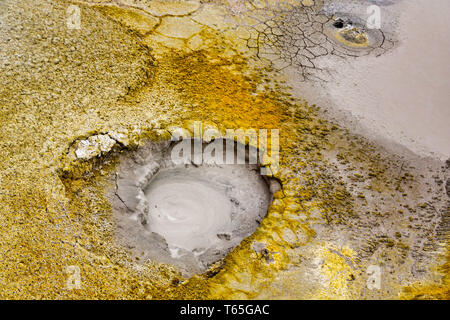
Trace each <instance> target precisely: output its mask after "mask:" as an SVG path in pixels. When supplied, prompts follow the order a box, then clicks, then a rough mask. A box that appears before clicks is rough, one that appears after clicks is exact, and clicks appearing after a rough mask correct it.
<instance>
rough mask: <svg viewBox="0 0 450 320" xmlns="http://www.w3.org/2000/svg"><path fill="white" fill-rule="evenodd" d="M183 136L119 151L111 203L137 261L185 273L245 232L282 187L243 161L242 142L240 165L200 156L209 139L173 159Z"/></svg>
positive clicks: (199, 266)
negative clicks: (120, 155)
mask: <svg viewBox="0 0 450 320" xmlns="http://www.w3.org/2000/svg"><path fill="white" fill-rule="evenodd" d="M217 142H218V141H216V142H215V143H217ZM183 143H184V144H189V145H190V144H191V141H190V140H184V141H182V142H178V143H170V142H162V143H148V144H147V145H146V146H144V147H142V148H140V149H139V150H137V151H136V152H133V153H128V154H126V155H123V156H122V158H121V161H120V165H119V167H118V171H117V173H116V188H115V193H114V195H113V201H112V203H113V207H114V212H115V217H116V221H117V236H118V240H119V242H120V243H121V244H122V245H124V246H126V247H128V248H129V249H130V251H131V252H132V254H133V255H134V256H135V257H138V258H139V260H140V261H142V262H146V261H148V260H151V261H158V262H163V263H168V264H172V265H175V266H177V267H178V268H179V269H180V270H181V272H182V273H183V275H184V276H191V275H193V274H195V273H201V272H203V271H205V270H207V268H208V266H210V265H211V264H212V263H214V262H216V261H218V260H220V259H222V258H223V257H225V255H226V254H227V253H228V252H229V251H231V250H232V249H233V248H234V247H236V246H237V245H238V244H239V243H240V242H241V241H242V240H243V239H244V238H246V237H248V236H249V235H251V234H252V233H253V232H254V231H255V230H256V229H257V227H258V226H259V224H260V223H261V221H262V219H263V218H264V216H265V215H266V213H267V209H268V206H269V205H270V203H271V201H272V194H273V193H274V192H276V191H278V190H279V189H280V187H281V186H280V184H279V183H278V181H276V180H274V179H271V178H267V177H265V176H262V175H261V173H260V165H259V164H258V163H253V164H250V163H248V162H249V161H248V160H249V159H248V147H247V161H246V163H244V164H236V163H235V164H223V163H220V161H216V162H215V163H211V162H207V161H205V160H204V159H205V158H206V157H205V151H207V150H208V149H211V148H209V147H210V146H211V145H212V144H213V143H209V144H207V143H203V144H202V143H201V142H200V150H199V152H197V154H195V152H194V151H190V156H192V157H188V159H187V158H184V161H182V162H181V163H180V162H179V161H174V157H173V155H174V152H175V148H178V149H179V147H180V145H181V144H183ZM220 143H221V144H222V142H220ZM233 144H234V145H233V149H236V146H237V145H240V144H238V143H234V142H233ZM223 145H225V144H223ZM208 146H209V147H208ZM240 146H242V147H243V148H245V146H243V145H240ZM178 149H177V150H176V151H177V154H178V151H179V150H178ZM183 152H184V151H183ZM223 152H224V153H225V152H226V150H225V149H224V150H223ZM186 159H187V160H186ZM191 159H196V161H191ZM199 159H201V160H200V161H199ZM217 162H219V163H217Z"/></svg>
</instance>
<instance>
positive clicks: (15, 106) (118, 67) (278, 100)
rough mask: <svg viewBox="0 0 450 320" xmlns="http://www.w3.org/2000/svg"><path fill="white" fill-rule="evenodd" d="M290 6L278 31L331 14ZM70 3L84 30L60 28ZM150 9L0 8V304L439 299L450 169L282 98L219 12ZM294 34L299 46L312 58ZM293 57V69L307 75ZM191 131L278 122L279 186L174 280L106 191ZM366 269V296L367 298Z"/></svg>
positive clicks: (282, 39)
mask: <svg viewBox="0 0 450 320" xmlns="http://www.w3.org/2000/svg"><path fill="white" fill-rule="evenodd" d="M303 2H305V3H307V4H303ZM303 2H302V6H299V7H295V8H296V9H295V10H296V11H295V12H296V14H298V16H299V17H304V18H305V19H306V20H305V19H304V20H302V19H303V18H302V19H300V20H298V19H294V17H291V20H287V21H288V22H289V21H301V22H302V23H303V22H304V24H306V25H307V24H308V23H309V22H310V23H311V24H312V25H313V26H314V22H318V23H319V24H320V25H323V24H324V23H325V22H326V21H328V20H329V19H330V17H325V16H323V15H321V14H317V15H315V14H314V12H312V11H310V10H313V8H314V6H313V5H312V4H311V2H310V1H303ZM73 3H76V4H77V5H78V6H79V7H80V9H81V12H82V28H81V29H80V30H68V29H67V28H66V25H65V19H66V8H67V6H68V5H69V4H73ZM152 3H153V2H152V1H137V0H136V1H132V0H129V1H128V0H127V1H114V2H112V1H111V2H110V3H109V2H108V1H93V2H92V3H85V2H84V1H83V2H82V1H76V2H66V1H50V0H46V1H34V0H27V1H21V2H15V1H3V2H1V3H0V9H1V10H0V23H1V24H0V27H1V29H2V32H1V33H0V43H1V46H2V51H1V52H0V55H1V57H2V58H1V60H0V61H1V62H0V76H1V78H2V80H3V83H4V85H3V86H2V87H1V89H0V105H1V107H0V120H1V124H2V126H1V127H0V137H1V139H0V149H1V152H0V168H1V169H0V204H1V215H0V230H1V231H0V232H1V234H2V239H1V240H0V255H1V257H2V259H1V261H0V267H1V268H0V270H1V271H0V283H1V285H2V290H1V291H0V297H1V298H15V299H22V298H25V299H27V298H28V299H29V298H41V299H43V298H45V299H83V298H90V299H96V298H106V299H123V298H125V299H162V298H164V299H183V298H195V299H197V298H228V299H238V298H242V299H248V298H250V299H252V298H268V299H276V298H291V299H310V298H322V299H336V298H340V299H350V298H355V299H356V298H358V299H361V298H362V299H369V298H374V299H379V298H386V299H397V298H405V299H412V298H430V299H433V298H439V299H448V298H449V290H448V288H449V284H448V275H449V265H448V245H449V244H448V228H449V218H448V217H449V207H450V198H449V197H448V195H447V194H446V191H445V188H446V181H448V179H449V178H450V173H449V168H448V166H446V165H445V164H444V163H442V162H440V161H437V160H434V159H430V158H420V157H418V156H416V155H414V154H412V153H410V152H408V151H404V152H403V151H402V152H399V153H398V154H393V153H391V152H390V151H388V150H386V149H385V148H384V147H383V146H380V145H378V144H375V143H373V142H371V141H369V140H368V139H366V138H363V137H360V136H356V135H354V134H350V133H349V132H348V131H347V130H345V129H343V128H341V127H340V126H338V125H337V124H334V123H332V122H330V121H327V120H325V119H323V118H322V117H321V116H319V113H318V108H317V107H315V106H310V105H308V104H307V103H305V102H303V101H299V100H297V99H294V98H292V97H291V96H290V95H289V93H287V92H288V89H289V88H286V86H285V85H284V84H283V83H282V82H281V81H277V80H276V79H277V77H276V75H277V73H276V71H275V70H274V69H273V61H272V60H270V59H266V60H264V59H262V60H255V59H254V56H252V54H251V52H252V50H254V48H253V46H248V40H249V39H251V38H245V37H242V34H243V33H245V34H246V35H248V33H250V34H252V35H255V36H258V34H260V33H252V31H251V30H247V29H242V26H239V24H237V23H235V22H232V21H231V22H230V21H229V20H226V19H225V20H224V19H223V15H222V14H224V15H225V16H226V15H227V12H228V11H227V10H226V9H224V8H226V7H224V5H226V4H225V3H214V2H212V1H200V2H196V1H189V2H187V3H183V4H181V2H180V4H174V3H172V4H164V3H162V2H161V3H159V4H158V5H157V6H156V7H154V8H153V9H149V4H152ZM176 3H178V2H176ZM313 3H314V4H315V5H316V4H317V5H318V4H319V1H313ZM255 12H256V13H257V11H255ZM231 18H232V17H231ZM325 18H326V20H325ZM277 19H278V18H277ZM277 19H275V20H274V21H275V22H276V21H278V20H277ZM308 19H311V20H308ZM21 21H27V23H21ZM270 21H272V20H270ZM306 22H308V23H306ZM267 23H268V22H267ZM172 24H173V25H172ZM180 25H183V26H187V27H186V29H183V30H182V32H180V30H179V29H178V26H180ZM288 25H289V24H288ZM174 26H177V27H176V28H175V27H174ZM313 26H311V28H313ZM269 27H270V28H272V30H273V32H272V31H271V33H267V32H266V37H267V38H268V39H267V40H264V41H263V43H264V44H265V45H268V46H270V45H272V43H274V42H273V41H272V40H270V39H269V38H270V36H276V34H277V33H276V32H277V31H275V29H273V28H275V27H273V26H269ZM264 28H266V27H264ZM308 28H309V27H308ZM301 30H305V29H301ZM306 30H309V31H311V32H313V31H312V30H313V29H306ZM309 31H308V33H309ZM261 32H262V31H261ZM286 32H287V31H286V30H284V31H283V30H282V33H281V34H280V36H279V37H275V39H276V41H278V43H279V44H277V47H279V48H281V49H282V50H281V57H283V54H285V53H286V51H284V50H283V44H284V43H285V44H288V43H290V42H289V41H291V40H289V36H290V35H289V34H286ZM295 34H298V33H295ZM311 36H312V34H311ZM307 40H308V41H309V40H311V41H312V38H305V39H304V41H305V44H304V45H303V44H302V45H300V46H299V47H298V48H300V51H299V52H300V53H301V52H302V51H301V50H306V49H309V48H315V49H318V48H320V45H314V46H308V43H306V42H308V41H307ZM324 41H325V42H324V43H328V44H329V41H328V40H327V39H325V40H324ZM255 48H256V49H257V48H259V45H257V46H256V47H255ZM283 52H284V53H283ZM300 57H301V54H300V55H296V54H293V55H291V54H289V55H288V58H289V59H288V61H289V62H291V61H294V62H295V63H299V65H300V66H301V67H300V70H301V71H302V70H304V69H303V67H306V65H307V64H304V62H303V60H298V59H300ZM255 61H256V62H255ZM196 120H201V121H203V123H204V124H208V123H209V124H211V125H214V126H216V127H217V128H219V129H220V130H225V129H226V128H258V129H259V128H267V129H271V128H278V129H280V146H281V150H280V170H279V171H278V172H277V173H276V174H275V178H277V179H279V180H280V181H281V182H282V184H283V189H282V190H280V191H278V192H277V193H275V194H274V200H273V201H272V203H271V205H270V207H269V210H268V213H267V216H266V217H265V218H264V219H263V221H262V222H261V225H260V226H259V228H258V229H257V230H256V232H255V233H253V234H252V235H251V236H250V237H248V238H246V239H244V240H243V241H242V242H241V243H240V244H239V245H238V246H237V247H236V248H234V249H233V251H231V252H230V253H229V254H228V255H227V256H226V257H225V258H224V259H223V260H221V261H219V262H218V263H216V264H214V265H212V266H211V267H210V268H209V269H208V270H207V271H206V272H205V273H203V274H201V275H196V276H194V277H192V278H190V279H188V280H186V279H184V278H183V277H182V276H181V274H180V272H179V270H178V269H177V268H176V267H174V266H171V265H167V264H162V263H157V262H155V261H144V262H142V261H136V257H135V256H133V254H132V253H131V252H129V251H128V250H127V249H126V248H125V247H124V246H121V245H120V244H119V243H117V241H116V238H115V228H116V225H115V222H114V219H113V211H112V207H111V203H110V202H109V200H108V197H107V194H108V193H109V192H111V191H112V192H113V191H114V189H115V187H116V185H115V173H116V170H117V168H118V164H119V158H120V155H122V154H124V153H126V152H128V151H129V150H135V149H136V148H137V147H138V146H140V145H143V144H145V142H146V141H148V140H149V139H151V140H153V141H164V140H168V139H170V135H169V132H168V129H169V128H170V126H180V127H183V128H185V129H187V130H192V123H193V121H196ZM77 151H78V152H77ZM373 265H376V266H379V267H380V268H381V270H382V279H383V282H382V283H383V284H382V287H381V288H380V289H379V290H369V289H368V288H367V281H368V278H369V275H368V273H367V270H368V269H369V267H370V266H373ZM68 266H78V267H79V268H80V275H81V287H80V288H79V289H74V290H69V289H68V288H67V279H68V277H69V276H70V275H69V274H68V273H67V272H66V270H67V267H68Z"/></svg>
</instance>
